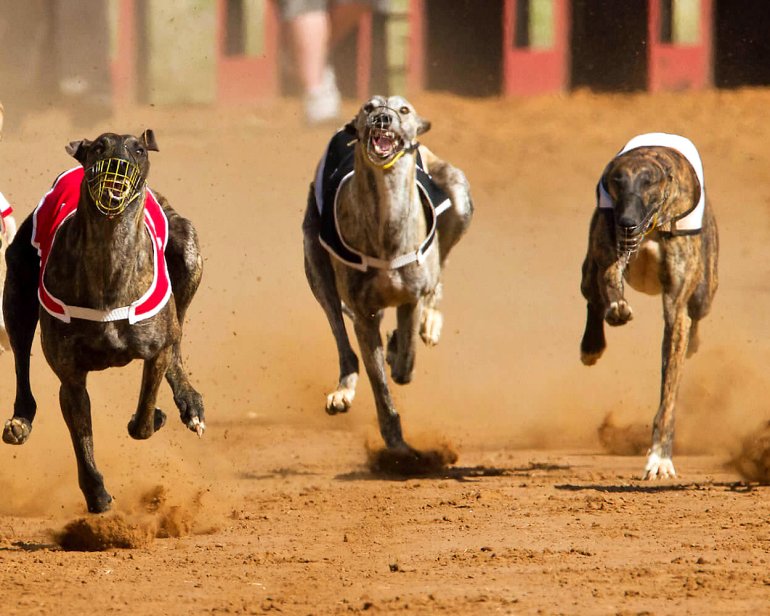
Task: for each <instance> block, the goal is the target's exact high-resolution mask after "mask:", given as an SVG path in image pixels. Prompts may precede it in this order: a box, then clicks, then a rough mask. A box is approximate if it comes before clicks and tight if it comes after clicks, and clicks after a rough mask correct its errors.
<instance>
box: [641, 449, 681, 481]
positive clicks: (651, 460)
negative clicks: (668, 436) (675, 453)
mask: <svg viewBox="0 0 770 616" xmlns="http://www.w3.org/2000/svg"><path fill="white" fill-rule="evenodd" d="M674 478H676V471H675V470H674V463H673V461H672V460H671V458H667V457H661V456H660V455H659V454H657V453H655V452H650V454H649V455H648V456H647V466H645V467H644V477H643V479H645V480H647V481H649V480H652V479H674Z"/></svg>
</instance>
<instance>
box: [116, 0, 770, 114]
mask: <svg viewBox="0 0 770 616" xmlns="http://www.w3.org/2000/svg"><path fill="white" fill-rule="evenodd" d="M105 1H106V2H108V3H109V6H110V19H111V24H112V25H111V33H112V36H111V41H112V45H111V50H112V51H111V66H112V76H113V84H114V93H115V98H116V100H117V101H118V102H120V101H123V102H130V101H134V100H139V101H142V102H150V103H158V104H162V103H213V102H220V103H250V102H254V101H257V100H260V99H264V98H267V97H271V96H275V95H278V94H281V93H286V92H287V91H289V92H290V91H291V89H292V86H291V83H292V80H291V75H290V73H288V71H287V68H286V67H287V66H289V65H290V63H288V62H286V59H285V57H284V54H285V53H286V51H285V50H284V48H283V46H282V45H281V41H282V40H283V37H282V33H281V25H280V23H279V22H278V18H277V15H276V11H275V7H274V6H273V3H272V1H271V0H105ZM767 32H770V2H768V0H391V3H390V10H389V12H388V13H385V14H379V13H377V14H374V15H371V16H367V17H365V18H363V19H362V20H361V23H360V25H359V29H358V32H357V33H356V34H355V35H354V36H352V37H351V40H350V41H348V42H347V43H346V44H345V45H343V48H342V49H341V50H338V52H337V53H336V54H335V58H334V59H335V64H336V65H337V73H338V78H339V79H340V82H341V86H342V89H343V93H345V94H347V95H349V96H354V97H357V98H363V97H365V96H367V95H368V94H369V93H371V92H374V91H377V92H388V91H389V92H404V91H407V92H409V91H415V90H420V89H428V90H444V91H449V92H454V93H457V94H462V95H470V96H490V95H531V94H538V93H544V92H556V91H564V90H570V89H574V88H581V87H588V88H591V89H594V90H600V91H629V90H645V89H646V90H652V91H657V90H681V89H697V88H704V87H710V86H716V87H738V86H743V85H768V84H770V37H768V36H767Z"/></svg>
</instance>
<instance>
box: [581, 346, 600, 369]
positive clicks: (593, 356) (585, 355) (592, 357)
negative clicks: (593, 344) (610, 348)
mask: <svg viewBox="0 0 770 616" xmlns="http://www.w3.org/2000/svg"><path fill="white" fill-rule="evenodd" d="M602 355H604V349H602V350H601V351H594V352H588V351H584V350H583V349H580V361H581V362H583V365H584V366H593V365H594V364H595V363H596V362H597V361H599V359H600V358H601V356H602Z"/></svg>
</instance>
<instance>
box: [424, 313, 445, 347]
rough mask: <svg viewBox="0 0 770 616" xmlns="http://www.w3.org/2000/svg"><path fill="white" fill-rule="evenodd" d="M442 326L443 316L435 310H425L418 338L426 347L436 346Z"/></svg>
mask: <svg viewBox="0 0 770 616" xmlns="http://www.w3.org/2000/svg"><path fill="white" fill-rule="evenodd" d="M443 326H444V317H443V315H442V314H441V313H440V312H439V311H438V310H436V309H435V308H425V309H424V310H423V312H422V323H420V338H422V341H423V342H424V343H425V344H426V346H429V347H430V346H436V345H437V344H438V341H439V339H440V338H441V328H442V327H443Z"/></svg>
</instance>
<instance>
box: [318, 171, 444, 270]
mask: <svg viewBox="0 0 770 616" xmlns="http://www.w3.org/2000/svg"><path fill="white" fill-rule="evenodd" d="M353 173H354V171H351V172H350V173H348V174H347V175H346V176H345V177H343V178H342V180H341V181H340V185H339V188H338V189H337V193H336V194H335V196H334V224H335V226H336V227H337V235H338V236H339V238H340V241H341V242H342V244H343V245H344V246H345V248H346V249H347V250H349V251H350V252H352V253H353V254H355V255H356V256H358V258H359V259H361V263H351V262H350V261H347V260H345V259H343V258H342V257H340V255H338V254H337V253H336V252H335V250H334V249H333V248H332V247H331V246H329V245H327V244H326V242H324V240H323V238H320V241H321V245H322V246H323V247H324V248H326V250H327V251H328V252H329V253H330V254H331V255H333V256H334V257H336V258H337V259H339V260H340V261H342V262H343V263H345V265H347V266H348V267H352V268H353V269H357V270H360V271H362V272H365V271H366V270H367V269H369V268H370V267H371V268H374V269H383V270H394V269H398V268H400V267H404V266H406V265H411V264H412V263H417V264H418V265H422V264H423V263H424V261H425V259H426V257H427V255H428V254H429V253H430V251H431V249H432V248H433V245H434V244H435V243H436V242H435V239H436V220H437V218H438V215H439V214H440V213H441V212H443V211H444V210H446V209H447V208H448V207H449V206H450V205H451V202H450V200H449V199H446V200H445V201H444V202H443V203H441V204H440V205H439V207H438V208H434V209H433V220H432V223H431V227H430V229H428V233H427V235H426V237H425V239H424V240H423V241H422V243H421V244H420V245H419V247H418V248H417V250H414V251H412V252H408V253H406V254H403V255H400V256H398V257H396V258H395V259H380V258H378V257H372V256H370V255H367V254H364V253H363V252H361V251H359V250H356V249H355V248H353V247H352V246H350V245H349V244H348V243H347V242H346V241H345V238H344V237H343V235H342V229H340V226H339V220H338V219H337V203H338V199H339V195H340V192H341V188H342V186H343V185H344V184H345V182H347V181H349V180H350V179H351V178H352V177H353ZM417 188H418V190H419V191H420V192H425V189H424V188H423V187H422V186H421V185H420V184H419V183H418V184H417ZM428 203H430V198H428ZM430 207H431V208H433V206H432V205H430Z"/></svg>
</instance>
